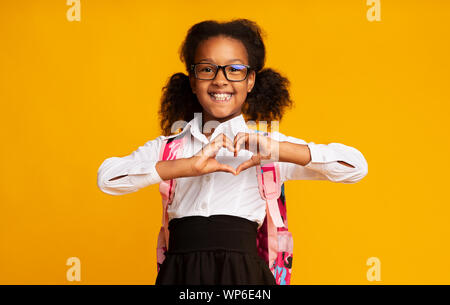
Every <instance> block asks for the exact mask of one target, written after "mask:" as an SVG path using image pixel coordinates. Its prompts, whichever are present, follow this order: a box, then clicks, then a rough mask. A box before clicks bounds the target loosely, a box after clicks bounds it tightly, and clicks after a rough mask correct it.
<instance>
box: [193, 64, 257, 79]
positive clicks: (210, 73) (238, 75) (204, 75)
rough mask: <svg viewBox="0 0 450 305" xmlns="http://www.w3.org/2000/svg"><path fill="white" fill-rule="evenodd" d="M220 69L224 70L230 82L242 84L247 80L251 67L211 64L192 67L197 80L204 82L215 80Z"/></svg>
mask: <svg viewBox="0 0 450 305" xmlns="http://www.w3.org/2000/svg"><path fill="white" fill-rule="evenodd" d="M219 69H222V70H223V72H224V74H225V77H226V78H227V79H228V80H229V81H230V82H241V81H243V80H245V79H246V78H247V75H248V72H249V71H250V66H247V65H243V64H231V65H226V66H218V65H215V64H211V63H198V64H193V65H191V71H194V75H195V78H197V79H202V80H213V79H215V78H216V76H217V72H218V71H219Z"/></svg>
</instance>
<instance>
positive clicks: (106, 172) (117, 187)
mask: <svg viewBox="0 0 450 305" xmlns="http://www.w3.org/2000/svg"><path fill="white" fill-rule="evenodd" d="M165 138H166V137H165V136H159V137H157V138H155V139H153V140H150V141H148V142H147V143H145V144H144V145H142V146H140V147H139V148H138V149H137V150H135V151H134V152H133V153H131V154H130V155H128V156H125V157H111V158H108V159H106V160H104V161H103V163H102V164H101V165H100V167H99V169H98V172H97V186H98V188H99V189H100V190H101V191H102V192H104V193H106V194H110V195H123V194H128V193H132V192H136V191H138V190H139V189H141V188H143V187H146V186H148V185H151V184H156V183H160V182H161V181H162V179H161V177H160V176H159V174H158V172H157V171H156V163H158V161H159V152H160V149H161V147H162V144H163V142H164V140H165ZM117 177H120V178H117ZM113 178H117V179H115V180H112V181H111V179H113Z"/></svg>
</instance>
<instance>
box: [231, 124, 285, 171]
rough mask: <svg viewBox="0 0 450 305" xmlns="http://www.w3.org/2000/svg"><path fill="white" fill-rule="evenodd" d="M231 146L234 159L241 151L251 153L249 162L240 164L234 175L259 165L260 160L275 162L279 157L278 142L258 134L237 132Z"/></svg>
mask: <svg viewBox="0 0 450 305" xmlns="http://www.w3.org/2000/svg"><path fill="white" fill-rule="evenodd" d="M233 144H234V149H235V150H234V156H235V157H236V156H237V154H238V153H239V151H240V150H241V149H246V150H248V151H251V152H252V153H253V155H252V157H251V158H250V159H249V160H247V161H244V162H242V163H241V164H240V165H239V166H238V168H237V169H236V175H238V174H239V173H240V172H241V171H243V170H246V169H247V168H250V167H252V166H256V165H258V164H261V161H262V160H275V161H276V160H278V157H279V144H280V142H278V141H276V140H274V139H271V138H270V137H266V136H263V135H262V134H259V133H244V132H239V133H238V134H237V135H236V137H235V138H234V143H233Z"/></svg>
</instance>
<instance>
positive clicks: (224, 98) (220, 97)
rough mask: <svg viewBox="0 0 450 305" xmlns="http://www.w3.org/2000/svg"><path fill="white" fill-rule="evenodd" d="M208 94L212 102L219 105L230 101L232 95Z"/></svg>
mask: <svg viewBox="0 0 450 305" xmlns="http://www.w3.org/2000/svg"><path fill="white" fill-rule="evenodd" d="M208 94H209V96H210V97H211V99H212V100H213V101H214V102H219V103H226V102H228V101H230V100H231V97H232V96H233V93H220V94H215V93H208Z"/></svg>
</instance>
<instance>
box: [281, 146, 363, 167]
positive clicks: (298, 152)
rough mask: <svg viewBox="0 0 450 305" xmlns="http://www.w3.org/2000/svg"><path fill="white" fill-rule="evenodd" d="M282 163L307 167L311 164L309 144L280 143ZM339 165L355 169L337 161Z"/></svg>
mask: <svg viewBox="0 0 450 305" xmlns="http://www.w3.org/2000/svg"><path fill="white" fill-rule="evenodd" d="M280 161H281V162H291V163H295V164H298V165H303V166H305V165H306V164H308V163H309V162H311V150H310V149H309V147H308V145H307V144H295V143H291V142H286V141H285V142H281V143H280ZM337 162H338V163H340V164H342V165H345V166H348V167H353V168H355V167H354V166H353V165H351V164H348V163H346V162H344V161H337Z"/></svg>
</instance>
